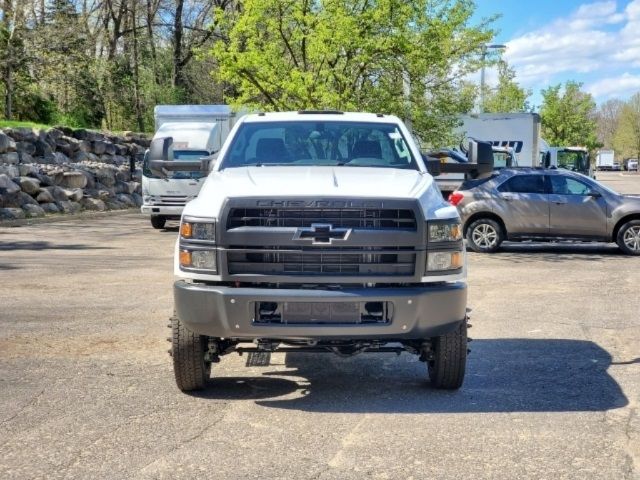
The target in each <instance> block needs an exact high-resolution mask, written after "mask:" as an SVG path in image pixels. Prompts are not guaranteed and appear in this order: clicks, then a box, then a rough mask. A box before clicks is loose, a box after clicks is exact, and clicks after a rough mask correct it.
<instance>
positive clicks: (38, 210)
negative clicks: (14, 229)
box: [22, 204, 45, 218]
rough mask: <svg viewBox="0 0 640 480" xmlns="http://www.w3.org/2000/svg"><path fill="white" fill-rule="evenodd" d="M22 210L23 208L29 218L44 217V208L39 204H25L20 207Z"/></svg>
mask: <svg viewBox="0 0 640 480" xmlns="http://www.w3.org/2000/svg"><path fill="white" fill-rule="evenodd" d="M22 210H24V213H26V215H27V217H30V218H33V217H44V214H45V211H44V209H43V208H42V207H41V206H40V205H32V204H29V205H25V206H24V207H22Z"/></svg>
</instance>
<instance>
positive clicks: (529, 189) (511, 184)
mask: <svg viewBox="0 0 640 480" xmlns="http://www.w3.org/2000/svg"><path fill="white" fill-rule="evenodd" d="M498 191H499V192H510V193H546V191H545V188H544V175H514V176H513V177H511V178H510V179H509V180H507V181H506V182H504V183H503V184H502V185H500V186H499V187H498Z"/></svg>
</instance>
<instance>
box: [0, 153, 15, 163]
mask: <svg viewBox="0 0 640 480" xmlns="http://www.w3.org/2000/svg"><path fill="white" fill-rule="evenodd" d="M19 162H20V155H19V154H18V152H8V153H2V154H0V163H8V164H10V165H16V164H17V163H19Z"/></svg>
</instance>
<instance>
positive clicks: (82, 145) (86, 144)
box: [78, 140, 93, 153]
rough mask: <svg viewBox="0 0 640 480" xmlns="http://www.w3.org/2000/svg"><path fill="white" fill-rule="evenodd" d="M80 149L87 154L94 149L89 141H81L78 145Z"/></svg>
mask: <svg viewBox="0 0 640 480" xmlns="http://www.w3.org/2000/svg"><path fill="white" fill-rule="evenodd" d="M78 149H79V150H81V151H83V152H85V153H90V152H91V150H92V149H93V147H92V145H91V142H90V141H88V140H81V141H80V142H79V143H78Z"/></svg>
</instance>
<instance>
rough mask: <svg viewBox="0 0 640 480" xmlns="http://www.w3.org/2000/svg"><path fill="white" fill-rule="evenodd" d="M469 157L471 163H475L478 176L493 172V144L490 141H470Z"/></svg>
mask: <svg viewBox="0 0 640 480" xmlns="http://www.w3.org/2000/svg"><path fill="white" fill-rule="evenodd" d="M468 152H469V153H468V154H467V157H468V158H469V163H471V164H475V165H476V168H475V171H476V174H477V176H481V175H484V174H487V173H491V172H493V168H494V163H493V161H494V160H493V146H492V145H491V143H489V142H480V141H477V140H470V141H469V150H468Z"/></svg>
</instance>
